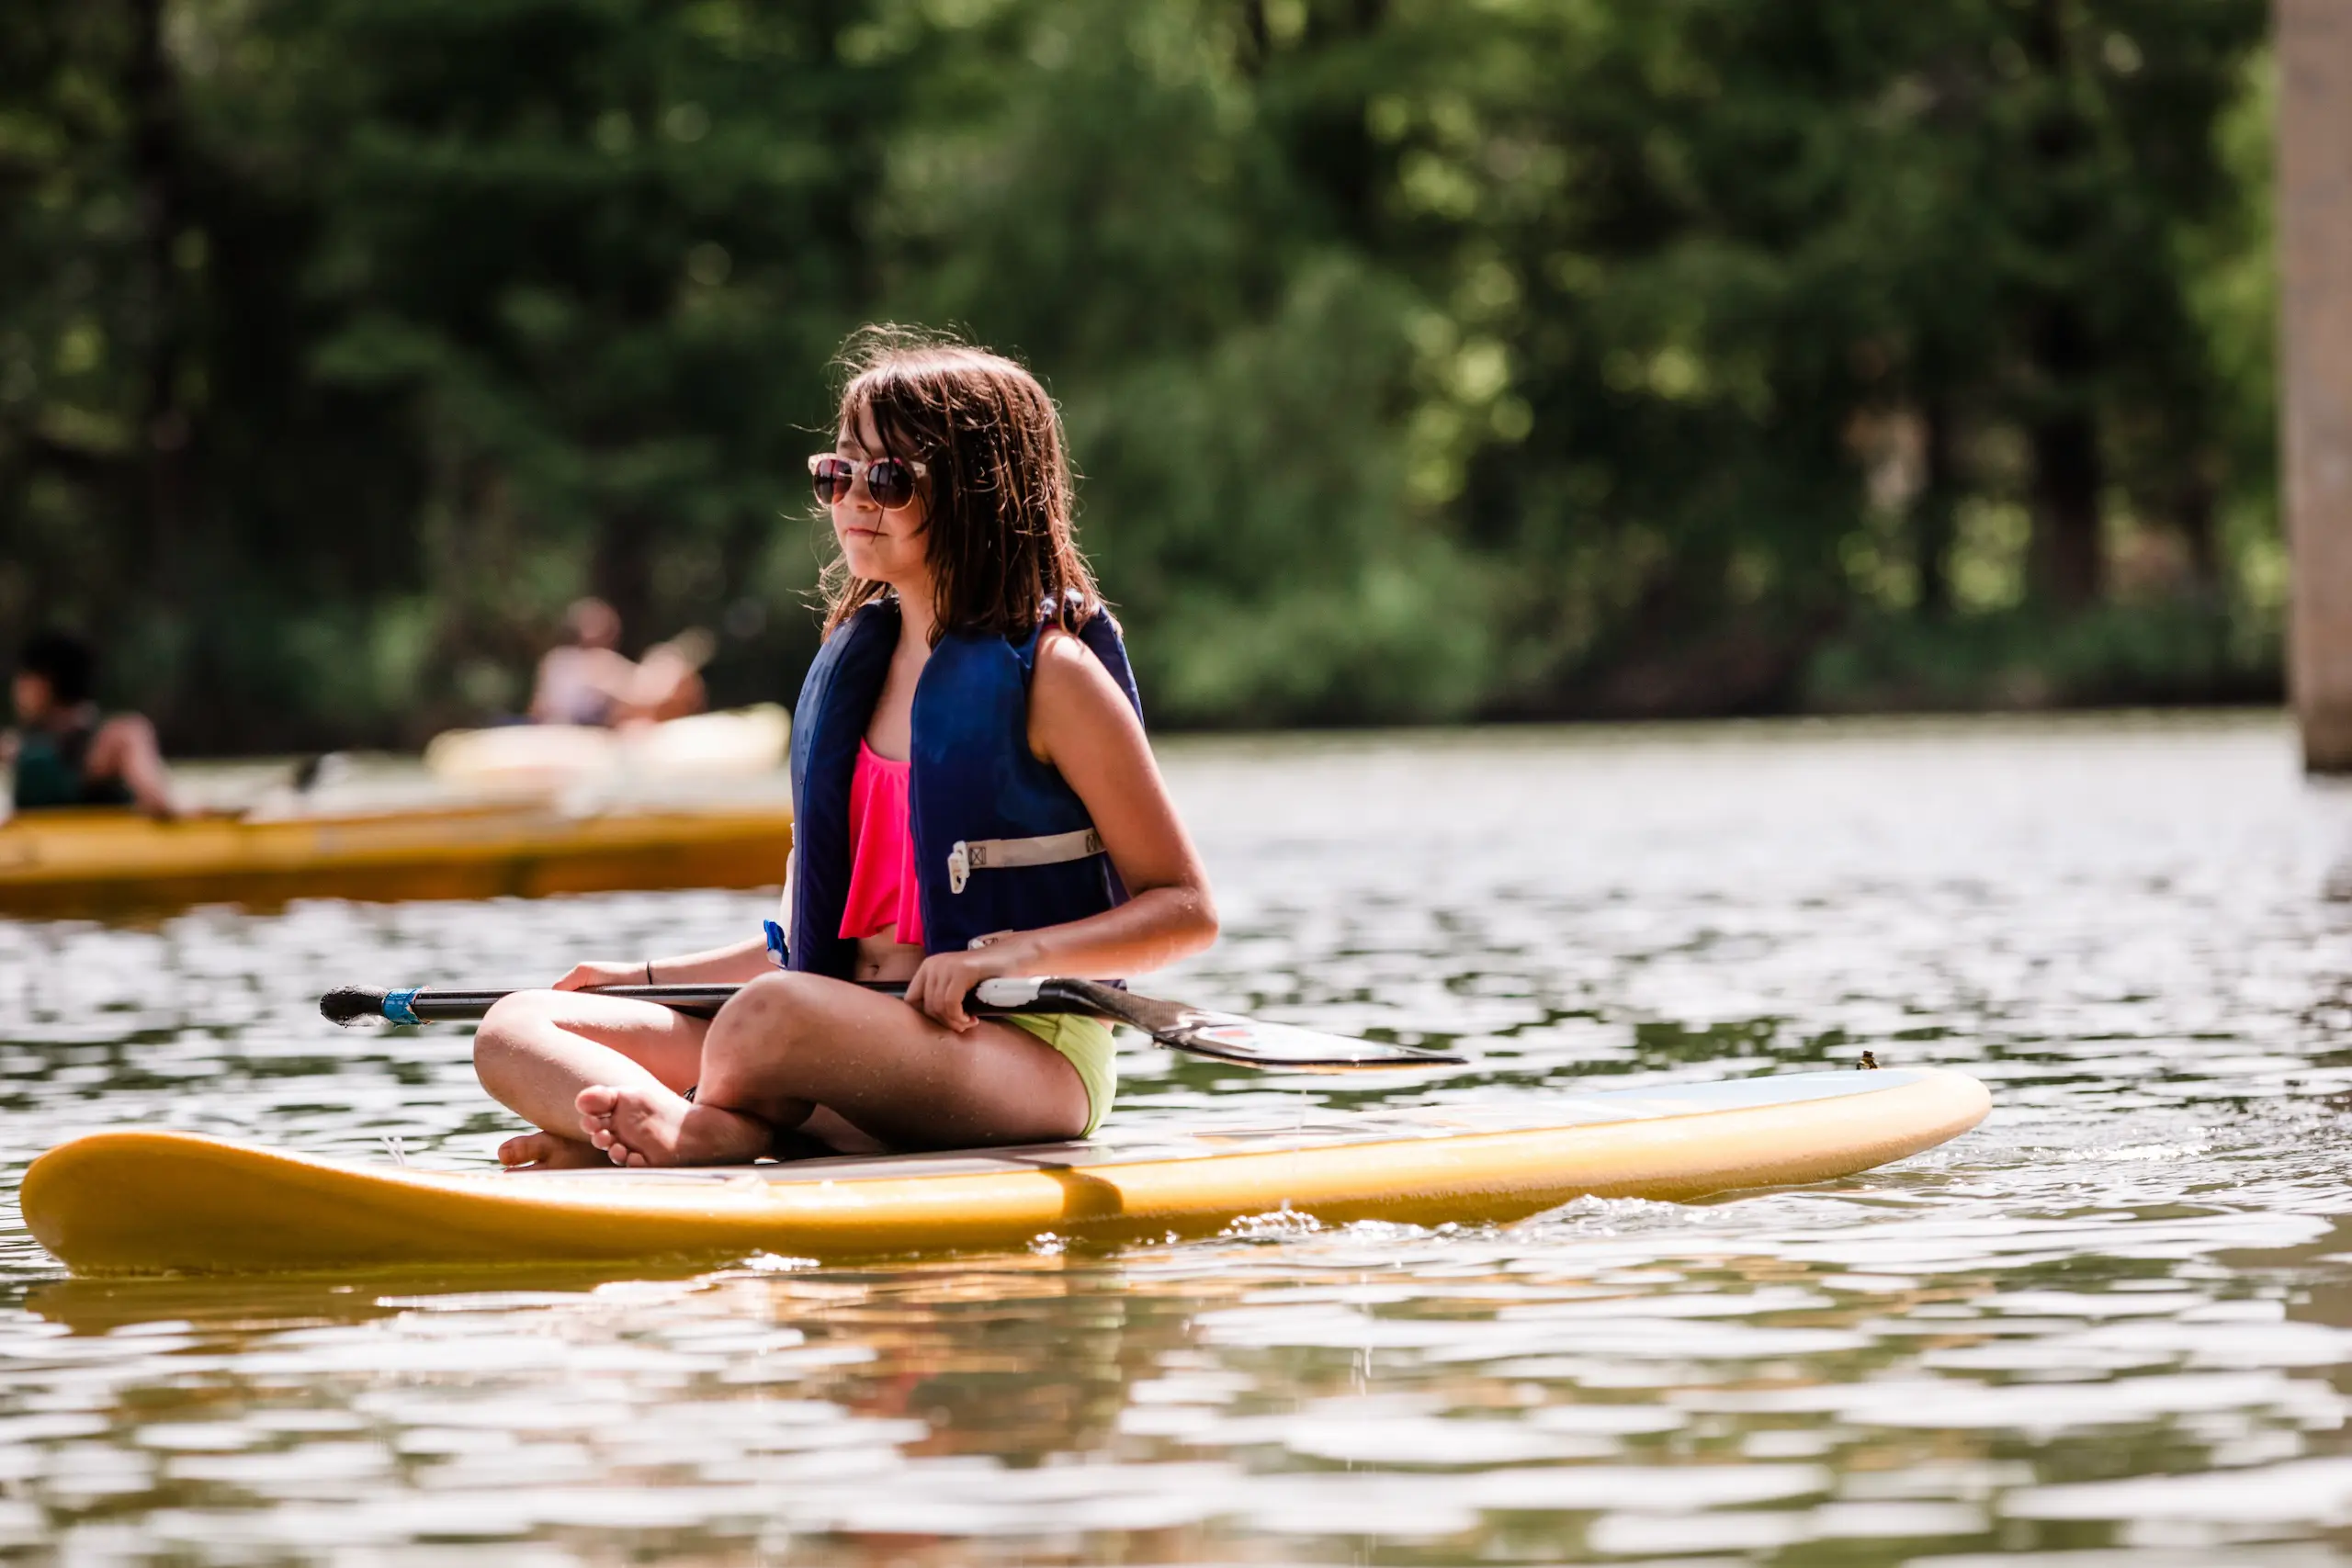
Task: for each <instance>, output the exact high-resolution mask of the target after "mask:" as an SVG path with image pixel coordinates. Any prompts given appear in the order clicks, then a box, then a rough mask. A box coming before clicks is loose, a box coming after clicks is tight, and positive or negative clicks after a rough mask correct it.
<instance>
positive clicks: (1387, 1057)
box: [319, 979, 1464, 1072]
mask: <svg viewBox="0 0 2352 1568" xmlns="http://www.w3.org/2000/svg"><path fill="white" fill-rule="evenodd" d="M867 989H869V990H876V991H882V992H885V993H887V994H888V995H891V996H902V995H904V994H905V992H906V987H904V986H889V985H874V986H869V987H867ZM736 990H737V987H733V986H599V987H595V992H596V994H597V995H598V996H605V997H633V998H638V999H639V1000H641V1001H649V1002H660V1003H661V1004H662V1006H664V1007H668V1008H674V1009H676V1010H678V1011H680V1012H683V1013H688V1014H691V1015H692V1016H694V1017H695V1018H708V1017H710V1016H711V1015H712V1014H714V1013H716V1012H718V1010H719V1008H720V1007H721V1006H723V1005H724V1004H725V1002H726V1000H727V998H729V997H731V996H733V995H734V994H735V992H736ZM509 994H511V993H509V992H505V991H438V990H428V989H424V988H422V987H417V988H412V989H408V990H389V991H386V990H372V989H368V988H367V987H360V986H340V987H336V988H335V989H334V990H332V991H329V992H328V993H327V994H326V995H325V996H323V997H321V998H319V1011H321V1012H322V1013H324V1014H325V1015H326V1016H327V1018H328V1019H329V1020H330V1021H333V1022H335V1023H344V1024H348V1023H356V1022H357V1021H359V1020H361V1019H368V1018H380V1019H388V1020H390V1021H391V1022H394V1023H446V1022H455V1021H462V1020H466V1019H476V1018H480V1017H481V1015H482V1014H483V1013H486V1012H488V1011H489V1010H490V1009H491V1004H492V1003H493V1002H495V1001H497V1000H498V998H501V997H503V996H507V995H509ZM965 1006H966V1007H967V1009H969V1010H971V1011H973V1012H974V1013H977V1014H980V1015H982V1016H997V1017H1001V1016H1002V1015H1003V1014H1006V1013H1015V1012H1084V1013H1093V1014H1095V1015H1097V1016H1099V1017H1102V1018H1107V1019H1110V1020H1112V1021H1114V1022H1118V1023H1124V1024H1126V1025H1127V1026H1129V1027H1130V1028H1133V1029H1139V1030H1141V1031H1143V1032H1145V1033H1146V1034H1148V1035H1150V1036H1151V1037H1152V1038H1153V1039H1154V1040H1157V1041H1159V1043H1161V1044H1162V1045H1165V1046H1167V1047H1169V1048H1170V1050H1174V1051H1184V1052H1188V1053H1190V1054H1191V1055H1195V1056H1206V1057H1209V1058H1210V1059H1212V1060H1214V1061H1219V1062H1235V1063H1238V1064H1239V1065H1241V1066H1245V1067H1266V1068H1271V1069H1276V1070H1284V1071H1292V1072H1352V1071H1358V1070H1363V1069H1372V1068H1382V1067H1443V1066H1460V1065H1461V1064H1462V1062H1463V1060H1464V1058H1462V1057H1460V1056H1456V1055H1451V1054H1449V1053H1447V1052H1443V1051H1426V1050H1423V1049H1421V1048H1420V1047H1419V1046H1414V1045H1382V1044H1377V1043H1374V1042H1371V1041H1366V1040H1350V1039H1346V1038H1344V1037H1343V1036H1340V1035H1337V1034H1318V1033H1317V1032H1315V1031H1314V1030H1311V1029H1299V1028H1296V1027H1295V1026H1294V1025H1291V1024H1287V1023H1261V1022H1260V1021H1258V1020H1256V1019H1252V1018H1243V1017H1242V1016H1241V1015H1240V1014H1238V1013H1230V1012H1212V1011H1210V1010H1207V1009H1205V1008H1196V1007H1193V1006H1190V1005H1188V1004H1186V1003H1184V1002H1170V1001H1163V1000H1161V999H1160V998H1158V997H1139V996H1136V994H1135V993H1134V992H1132V991H1123V990H1121V989H1119V988H1118V987H1116V986H1106V985H1103V983H1102V982H1101V981H1098V980H1067V979H1051V980H1025V979H1023V980H1012V979H1006V980H983V981H981V982H980V984H979V987H978V988H977V989H976V990H974V991H973V992H972V994H971V996H970V997H969V998H967V1000H966V1002H965Z"/></svg>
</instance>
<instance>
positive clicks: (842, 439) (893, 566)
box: [831, 410, 931, 599]
mask: <svg viewBox="0 0 2352 1568" xmlns="http://www.w3.org/2000/svg"><path fill="white" fill-rule="evenodd" d="M833 451H834V453H835V455H837V456H839V457H849V458H853V459H854V460H856V461H858V462H861V463H870V462H873V461H874V460H875V459H876V458H878V457H890V456H893V454H892V453H890V452H889V451H888V450H887V449H886V448H885V447H884V446H883V444H882V433H881V432H880V431H878V430H876V428H875V425H874V415H873V414H872V412H868V411H865V410H861V411H860V412H859V413H858V415H857V420H856V423H855V424H854V426H852V425H844V426H843V427H842V431H841V433H840V434H839V435H837V436H836V437H835V438H834V441H833ZM927 488H928V481H924V482H919V483H918V484H917V485H916V487H915V497H914V500H913V501H911V502H908V503H907V504H906V505H905V506H902V507H898V508H896V509H893V510H888V511H886V510H884V509H883V508H882V507H881V506H879V505H877V504H876V502H875V500H874V495H873V492H872V491H869V490H867V489H866V487H865V475H864V474H863V473H861V474H859V475H858V477H857V482H856V483H855V484H853V485H852V486H850V489H849V493H848V494H847V495H846V496H843V497H842V499H841V500H839V501H836V502H833V504H832V508H831V510H832V519H833V537H834V538H836V539H838V540H839V541H841V547H842V558H843V559H844V560H845V561H847V562H848V564H849V570H850V575H851V576H853V577H857V578H862V579H864V580H865V581H867V582H887V583H888V584H889V585H890V586H891V587H893V588H895V589H897V590H898V591H899V594H900V596H901V597H914V596H916V595H917V593H920V594H921V595H922V596H923V597H924V598H926V599H927V598H928V597H929V594H930V589H931V563H930V561H929V559H928V558H927V552H928V548H929V541H928V539H927V538H926V537H925V535H926V533H927V531H928V526H927V525H928V523H929V520H930V511H929V508H928V506H927V505H926V504H925V502H926V497H925V494H924V491H925V490H926V489H927Z"/></svg>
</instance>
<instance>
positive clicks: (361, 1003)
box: [319, 980, 1091, 1024]
mask: <svg viewBox="0 0 2352 1568" xmlns="http://www.w3.org/2000/svg"><path fill="white" fill-rule="evenodd" d="M857 984H858V985H859V986H860V987H862V988H863V989H865V990H869V991H875V992H878V993H879V994H881V995H883V996H886V997H903V996H905V995H906V994H907V987H906V986H905V984H904V983H902V982H898V981H888V980H861V981H859V982H857ZM741 989H742V987H741V986H736V985H710V986H592V987H588V991H589V993H590V994H592V995H594V996H599V997H627V998H630V999H631V1000H634V1001H641V1002H659V1003H661V1004H662V1006H663V1007H665V1008H668V1009H670V1010H673V1012H682V1013H684V1014H685V1015H686V1016H687V1017H689V1018H710V1017H713V1016H715V1015H716V1014H717V1013H718V1010H719V1009H720V1008H722V1007H724V1006H726V1005H727V1000H728V998H730V997H732V996H733V995H734V994H735V993H736V992H737V991H739V990H741ZM513 995H515V993H514V992H513V991H445V990H439V989H436V988H433V987H409V988H406V989H401V988H390V989H388V988H385V987H374V986H337V987H335V988H334V990H332V991H329V992H328V993H327V994H326V995H325V996H323V997H321V998H319V1011H320V1013H321V1014H322V1015H323V1016H324V1017H325V1018H326V1019H327V1021H329V1022H332V1023H344V1024H350V1023H358V1022H360V1021H364V1020H369V1019H382V1020H384V1021H388V1022H391V1023H467V1022H470V1021H474V1020H476V1019H479V1018H481V1016H482V1015H483V1014H484V1013H486V1012H488V1011H489V1010H491V1008H492V1006H494V1005H496V1004H497V1003H498V1002H499V1001H501V1000H502V999H503V998H507V997H511V996H513ZM964 1006H965V1008H966V1010H967V1011H969V1012H971V1013H972V1014H973V1015H974V1016H975V1017H982V1018H993V1017H1001V1016H1002V1015H1003V1014H1005V1013H1009V1012H1086V1011H1091V1009H1088V1008H1085V1007H1083V1006H1080V1004H1078V1003H1075V1002H1070V1001H1064V1000H1059V999H1056V998H1045V997H1040V998H1038V999H1037V1000H1036V1001H1034V1002H1031V1003H1028V1004H1026V1005H1024V1006H1022V1007H1017V1008H1014V1007H991V1006H989V1004H988V1003H986V1002H983V1001H981V1000H980V999H979V993H978V992H977V991H975V992H973V993H972V994H971V995H969V996H967V997H966V998H964Z"/></svg>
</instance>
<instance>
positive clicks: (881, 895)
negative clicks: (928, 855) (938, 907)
mask: <svg viewBox="0 0 2352 1568" xmlns="http://www.w3.org/2000/svg"><path fill="white" fill-rule="evenodd" d="M907 773H908V767H907V764H906V763H904V762H894V761H890V759H889V758H888V757H882V756H877V755H876V754H875V751H874V749H873V748H872V747H870V746H868V745H867V744H866V743H865V741H863V740H861V741H859V742H858V743H857V767H856V769H855V770H854V772H853V773H851V774H850V776H849V841H850V852H849V897H848V898H847V899H846V900H844V902H843V903H842V929H841V934H842V936H845V937H849V938H851V939H853V940H855V939H857V938H860V937H869V936H875V935H878V934H879V933H880V932H882V931H885V930H887V929H888V928H889V927H891V926H896V927H898V928H899V931H898V940H899V942H904V943H906V944H907V945H908V946H910V947H921V946H922V899H921V898H920V897H918V896H917V888H918V884H917V883H916V881H915V840H914V835H913V834H912V833H910V832H909V831H908V830H907Z"/></svg>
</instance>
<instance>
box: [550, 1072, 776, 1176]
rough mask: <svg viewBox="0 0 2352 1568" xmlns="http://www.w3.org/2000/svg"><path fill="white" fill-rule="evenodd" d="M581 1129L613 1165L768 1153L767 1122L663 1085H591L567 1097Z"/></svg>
mask: <svg viewBox="0 0 2352 1568" xmlns="http://www.w3.org/2000/svg"><path fill="white" fill-rule="evenodd" d="M573 1103H574V1104H575V1105H577V1106H578V1107H579V1109H580V1127H581V1131H582V1132H584V1133H585V1134H588V1141H589V1142H590V1143H592V1144H594V1145H596V1147H598V1148H600V1149H602V1150H604V1151H605V1155H606V1156H608V1157H609V1158H610V1159H611V1160H612V1162H613V1163H614V1164H615V1165H748V1164H750V1163H751V1162H752V1161H753V1160H755V1159H757V1158H759V1157H760V1156H762V1155H763V1154H765V1153H767V1152H768V1144H769V1142H770V1140H771V1138H772V1136H773V1134H771V1133H770V1131H769V1128H768V1124H767V1123H766V1122H762V1121H760V1120H758V1119H757V1118H755V1117H751V1116H745V1115H742V1114H741V1113H740V1112H738V1111H722V1110H720V1109H719V1108H718V1106H716V1105H695V1104H690V1103H688V1102H687V1101H686V1100H682V1099H680V1098H679V1097H678V1096H676V1095H674V1094H672V1093H671V1092H670V1091H669V1090H668V1089H615V1088H613V1087H612V1086H611V1085H609V1084H591V1085H589V1086H588V1087H587V1088H586V1089H582V1090H581V1091H580V1098H579V1099H578V1100H575V1101H573Z"/></svg>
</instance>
